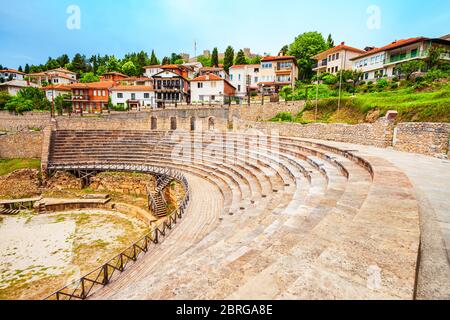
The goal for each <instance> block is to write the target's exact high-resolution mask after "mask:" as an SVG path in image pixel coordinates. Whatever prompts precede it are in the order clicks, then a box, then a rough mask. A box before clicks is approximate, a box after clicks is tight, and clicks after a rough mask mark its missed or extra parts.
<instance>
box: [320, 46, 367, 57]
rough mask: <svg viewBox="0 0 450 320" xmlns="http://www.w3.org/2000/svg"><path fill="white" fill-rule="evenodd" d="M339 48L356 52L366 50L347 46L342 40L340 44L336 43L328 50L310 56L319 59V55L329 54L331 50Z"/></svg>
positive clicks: (335, 50)
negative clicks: (336, 44)
mask: <svg viewBox="0 0 450 320" xmlns="http://www.w3.org/2000/svg"><path fill="white" fill-rule="evenodd" d="M340 50H347V51H353V52H357V53H364V52H366V51H364V50H361V49H358V48H354V47H350V46H347V45H346V44H345V43H344V42H343V43H341V44H340V45H338V46H335V47H333V48H330V49H328V50H325V51H322V52H321V53H319V54H316V55H315V56H314V57H312V58H313V59H315V58H319V59H320V57H321V56H327V55H329V54H331V53H333V52H337V51H340Z"/></svg>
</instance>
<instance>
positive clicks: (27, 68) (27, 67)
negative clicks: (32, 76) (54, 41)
mask: <svg viewBox="0 0 450 320" xmlns="http://www.w3.org/2000/svg"><path fill="white" fill-rule="evenodd" d="M24 72H25V73H26V74H28V73H30V65H29V64H28V63H27V64H26V65H25V69H24Z"/></svg>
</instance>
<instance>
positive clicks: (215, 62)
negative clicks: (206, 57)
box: [211, 48, 219, 67]
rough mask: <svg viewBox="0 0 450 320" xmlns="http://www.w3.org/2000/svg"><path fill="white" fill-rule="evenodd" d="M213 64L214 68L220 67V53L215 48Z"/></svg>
mask: <svg viewBox="0 0 450 320" xmlns="http://www.w3.org/2000/svg"><path fill="white" fill-rule="evenodd" d="M211 64H212V66H213V67H218V66H219V51H218V50H217V48H214V49H213V51H212V54H211Z"/></svg>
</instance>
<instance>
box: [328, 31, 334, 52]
mask: <svg viewBox="0 0 450 320" xmlns="http://www.w3.org/2000/svg"><path fill="white" fill-rule="evenodd" d="M327 47H328V49H330V48H334V40H333V38H332V37H331V33H330V34H329V35H328V38H327Z"/></svg>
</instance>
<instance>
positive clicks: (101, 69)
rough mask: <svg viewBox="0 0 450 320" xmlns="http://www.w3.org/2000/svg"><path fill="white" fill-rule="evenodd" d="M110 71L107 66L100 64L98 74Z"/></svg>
mask: <svg viewBox="0 0 450 320" xmlns="http://www.w3.org/2000/svg"><path fill="white" fill-rule="evenodd" d="M107 72H108V68H107V67H106V66H100V67H98V69H97V73H96V74H97V76H102V75H103V74H105V73H107Z"/></svg>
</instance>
